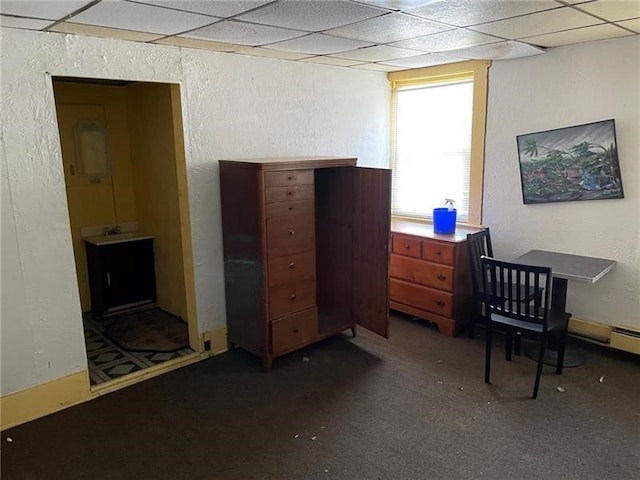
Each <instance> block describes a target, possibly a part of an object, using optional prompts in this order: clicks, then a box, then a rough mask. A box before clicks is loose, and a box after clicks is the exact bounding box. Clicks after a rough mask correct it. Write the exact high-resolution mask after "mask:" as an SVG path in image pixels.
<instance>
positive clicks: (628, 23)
mask: <svg viewBox="0 0 640 480" xmlns="http://www.w3.org/2000/svg"><path fill="white" fill-rule="evenodd" d="M618 25H620V26H621V27H624V28H628V29H629V30H633V31H634V32H636V33H640V18H634V19H633V20H624V21H622V22H618Z"/></svg>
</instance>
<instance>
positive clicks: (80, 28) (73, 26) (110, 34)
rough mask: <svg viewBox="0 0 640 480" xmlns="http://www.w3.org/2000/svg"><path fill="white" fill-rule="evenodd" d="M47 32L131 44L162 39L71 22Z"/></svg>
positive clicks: (146, 34) (151, 34)
mask: <svg viewBox="0 0 640 480" xmlns="http://www.w3.org/2000/svg"><path fill="white" fill-rule="evenodd" d="M49 31H51V32H58V33H70V34H72V35H83V36H87V37H101V38H118V39H120V40H131V41H132V42H151V41H153V40H157V39H158V38H162V37H163V35H158V34H157V33H144V32H136V31H132V30H121V29H117V28H107V27H96V26H94V25H83V24H80V23H71V22H63V23H58V24H57V25H56V26H54V27H53V28H50V29H49Z"/></svg>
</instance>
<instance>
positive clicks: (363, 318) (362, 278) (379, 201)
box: [352, 167, 391, 338]
mask: <svg viewBox="0 0 640 480" xmlns="http://www.w3.org/2000/svg"><path fill="white" fill-rule="evenodd" d="M352 171H353V174H354V183H353V185H354V188H353V196H354V198H353V200H354V201H353V206H354V208H353V245H354V246H355V248H354V249H353V315H354V321H355V323H358V324H359V325H362V326H363V327H365V328H367V329H368V330H371V331H373V332H375V333H377V334H379V335H382V336H383V337H385V338H388V337H389V239H390V228H391V170H387V169H379V168H362V167H358V168H353V169H352Z"/></svg>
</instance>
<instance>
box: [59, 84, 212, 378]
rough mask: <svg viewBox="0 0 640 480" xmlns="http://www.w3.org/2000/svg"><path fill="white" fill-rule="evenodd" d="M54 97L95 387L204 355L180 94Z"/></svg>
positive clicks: (155, 91) (113, 88)
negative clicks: (146, 370)
mask: <svg viewBox="0 0 640 480" xmlns="http://www.w3.org/2000/svg"><path fill="white" fill-rule="evenodd" d="M53 88H54V94H55V101H56V113H57V118H58V127H59V132H60V141H61V148H62V157H63V162H62V165H61V167H62V168H63V169H64V177H65V185H66V193H67V206H68V210H69V220H70V225H71V236H72V239H73V250H74V256H75V263H76V274H77V278H78V288H79V291H80V303H81V305H80V307H81V309H82V314H83V322H84V324H83V328H84V331H85V346H86V350H87V363H88V365H89V377H90V379H91V385H92V387H93V386H96V385H100V384H103V383H106V382H109V381H112V380H115V379H119V378H121V377H125V376H130V375H132V374H138V373H137V372H140V371H141V370H145V369H148V368H152V367H153V368H154V371H156V372H157V370H158V368H162V367H158V365H164V364H171V363H173V362H176V361H180V358H181V357H187V356H191V355H193V354H195V353H196V352H201V351H202V350H203V345H202V344H201V342H200V339H199V337H198V330H197V321H196V317H195V293H194V286H193V261H192V254H191V231H190V224H189V209H188V201H187V199H188V196H187V185H186V167H185V157H184V141H183V129H182V112H181V109H180V86H179V85H177V84H167V83H147V82H128V81H111V80H99V79H83V78H68V77H54V79H53Z"/></svg>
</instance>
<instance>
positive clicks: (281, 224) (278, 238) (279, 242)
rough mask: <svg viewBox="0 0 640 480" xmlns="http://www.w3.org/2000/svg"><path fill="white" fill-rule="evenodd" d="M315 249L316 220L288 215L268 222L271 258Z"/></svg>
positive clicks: (268, 242)
mask: <svg viewBox="0 0 640 480" xmlns="http://www.w3.org/2000/svg"><path fill="white" fill-rule="evenodd" d="M314 249H315V219H314V218H313V217H312V216H310V215H288V216H285V217H276V218H271V219H269V220H267V250H268V255H269V257H271V256H273V255H283V254H286V253H295V252H301V251H304V250H314Z"/></svg>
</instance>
